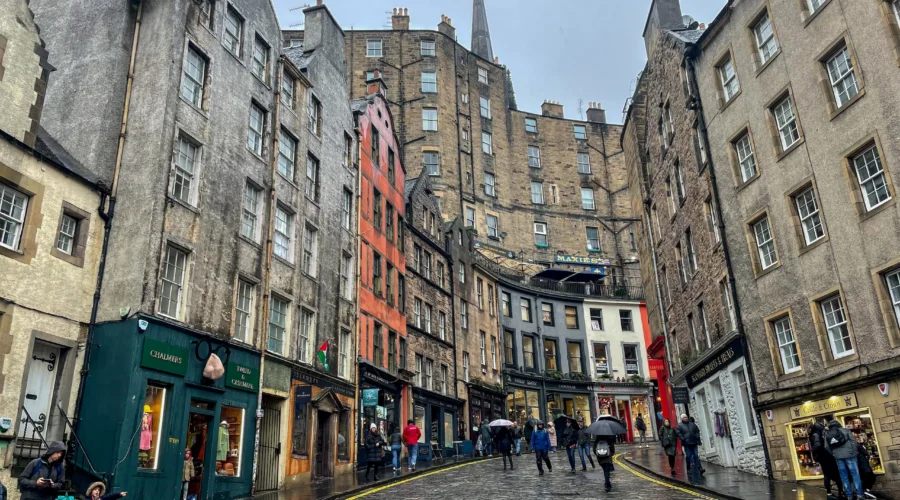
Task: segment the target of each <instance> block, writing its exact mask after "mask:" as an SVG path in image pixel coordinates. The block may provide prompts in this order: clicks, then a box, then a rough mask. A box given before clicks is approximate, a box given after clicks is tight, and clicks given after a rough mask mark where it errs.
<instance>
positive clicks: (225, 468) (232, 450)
mask: <svg viewBox="0 0 900 500" xmlns="http://www.w3.org/2000/svg"><path fill="white" fill-rule="evenodd" d="M243 428H244V409H243V408H237V407H234V406H223V407H222V421H221V422H219V441H218V443H217V445H216V474H217V475H220V476H235V477H237V476H240V475H241V448H242V446H241V445H242V444H243V443H242V439H241V436H242V430H243Z"/></svg>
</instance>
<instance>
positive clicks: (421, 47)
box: [419, 40, 437, 57]
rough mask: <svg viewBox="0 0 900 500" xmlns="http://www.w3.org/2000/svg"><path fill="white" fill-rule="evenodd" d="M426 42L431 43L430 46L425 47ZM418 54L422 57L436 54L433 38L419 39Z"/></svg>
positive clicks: (435, 44) (435, 43)
mask: <svg viewBox="0 0 900 500" xmlns="http://www.w3.org/2000/svg"><path fill="white" fill-rule="evenodd" d="M426 44H431V48H427V47H426ZM419 55H420V56H423V57H435V56H436V55H437V42H436V41H435V40H420V41H419Z"/></svg>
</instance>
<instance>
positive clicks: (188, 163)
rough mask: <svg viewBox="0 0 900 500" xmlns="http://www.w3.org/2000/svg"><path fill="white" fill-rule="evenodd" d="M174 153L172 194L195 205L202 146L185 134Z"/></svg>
mask: <svg viewBox="0 0 900 500" xmlns="http://www.w3.org/2000/svg"><path fill="white" fill-rule="evenodd" d="M174 155H175V182H174V185H173V186H172V196H173V197H174V198H175V199H177V200H180V201H183V202H185V203H187V204H189V205H194V204H195V203H196V200H195V198H196V185H195V183H194V174H195V169H196V167H198V166H199V163H200V148H199V147H197V146H196V145H194V144H193V143H191V142H190V141H188V139H187V138H185V137H184V136H183V135H179V136H178V144H177V149H176V151H175V153H174Z"/></svg>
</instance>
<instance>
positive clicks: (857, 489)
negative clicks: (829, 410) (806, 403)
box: [823, 420, 865, 500]
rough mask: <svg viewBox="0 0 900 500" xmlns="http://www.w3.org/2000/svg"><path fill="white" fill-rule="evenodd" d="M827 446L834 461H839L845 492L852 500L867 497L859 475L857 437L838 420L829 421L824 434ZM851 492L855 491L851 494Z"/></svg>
mask: <svg viewBox="0 0 900 500" xmlns="http://www.w3.org/2000/svg"><path fill="white" fill-rule="evenodd" d="M823 436H824V438H825V448H826V449H828V450H830V451H831V455H832V456H834V461H835V462H837V467H838V472H839V473H840V474H841V482H842V483H844V494H845V495H847V496H849V497H850V498H851V499H852V500H856V499H857V498H865V493H864V492H863V487H862V478H860V476H859V466H858V464H857V462H856V456H857V455H858V451H857V449H856V444H857V443H856V437H855V436H854V435H853V433H852V432H850V430H849V429H845V428H844V427H843V426H841V424H840V422H838V421H837V420H832V421H831V422H828V428H827V429H826V430H825V433H824V434H823ZM851 492H854V493H853V495H852V496H851V494H850V493H851Z"/></svg>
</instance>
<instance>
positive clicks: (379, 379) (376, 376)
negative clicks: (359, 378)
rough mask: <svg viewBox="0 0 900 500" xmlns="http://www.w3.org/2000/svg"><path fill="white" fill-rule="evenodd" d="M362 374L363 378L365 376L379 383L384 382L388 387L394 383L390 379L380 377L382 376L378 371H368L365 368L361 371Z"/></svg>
mask: <svg viewBox="0 0 900 500" xmlns="http://www.w3.org/2000/svg"><path fill="white" fill-rule="evenodd" d="M363 376H364V377H365V378H367V379H369V380H371V381H373V382H378V383H379V384H384V385H386V386H389V387H390V386H393V385H394V382H392V381H390V380H388V379H386V378H384V377H382V376H381V375H379V374H378V373H375V372H372V371H369V370H366V371H365V372H364V373H363Z"/></svg>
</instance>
